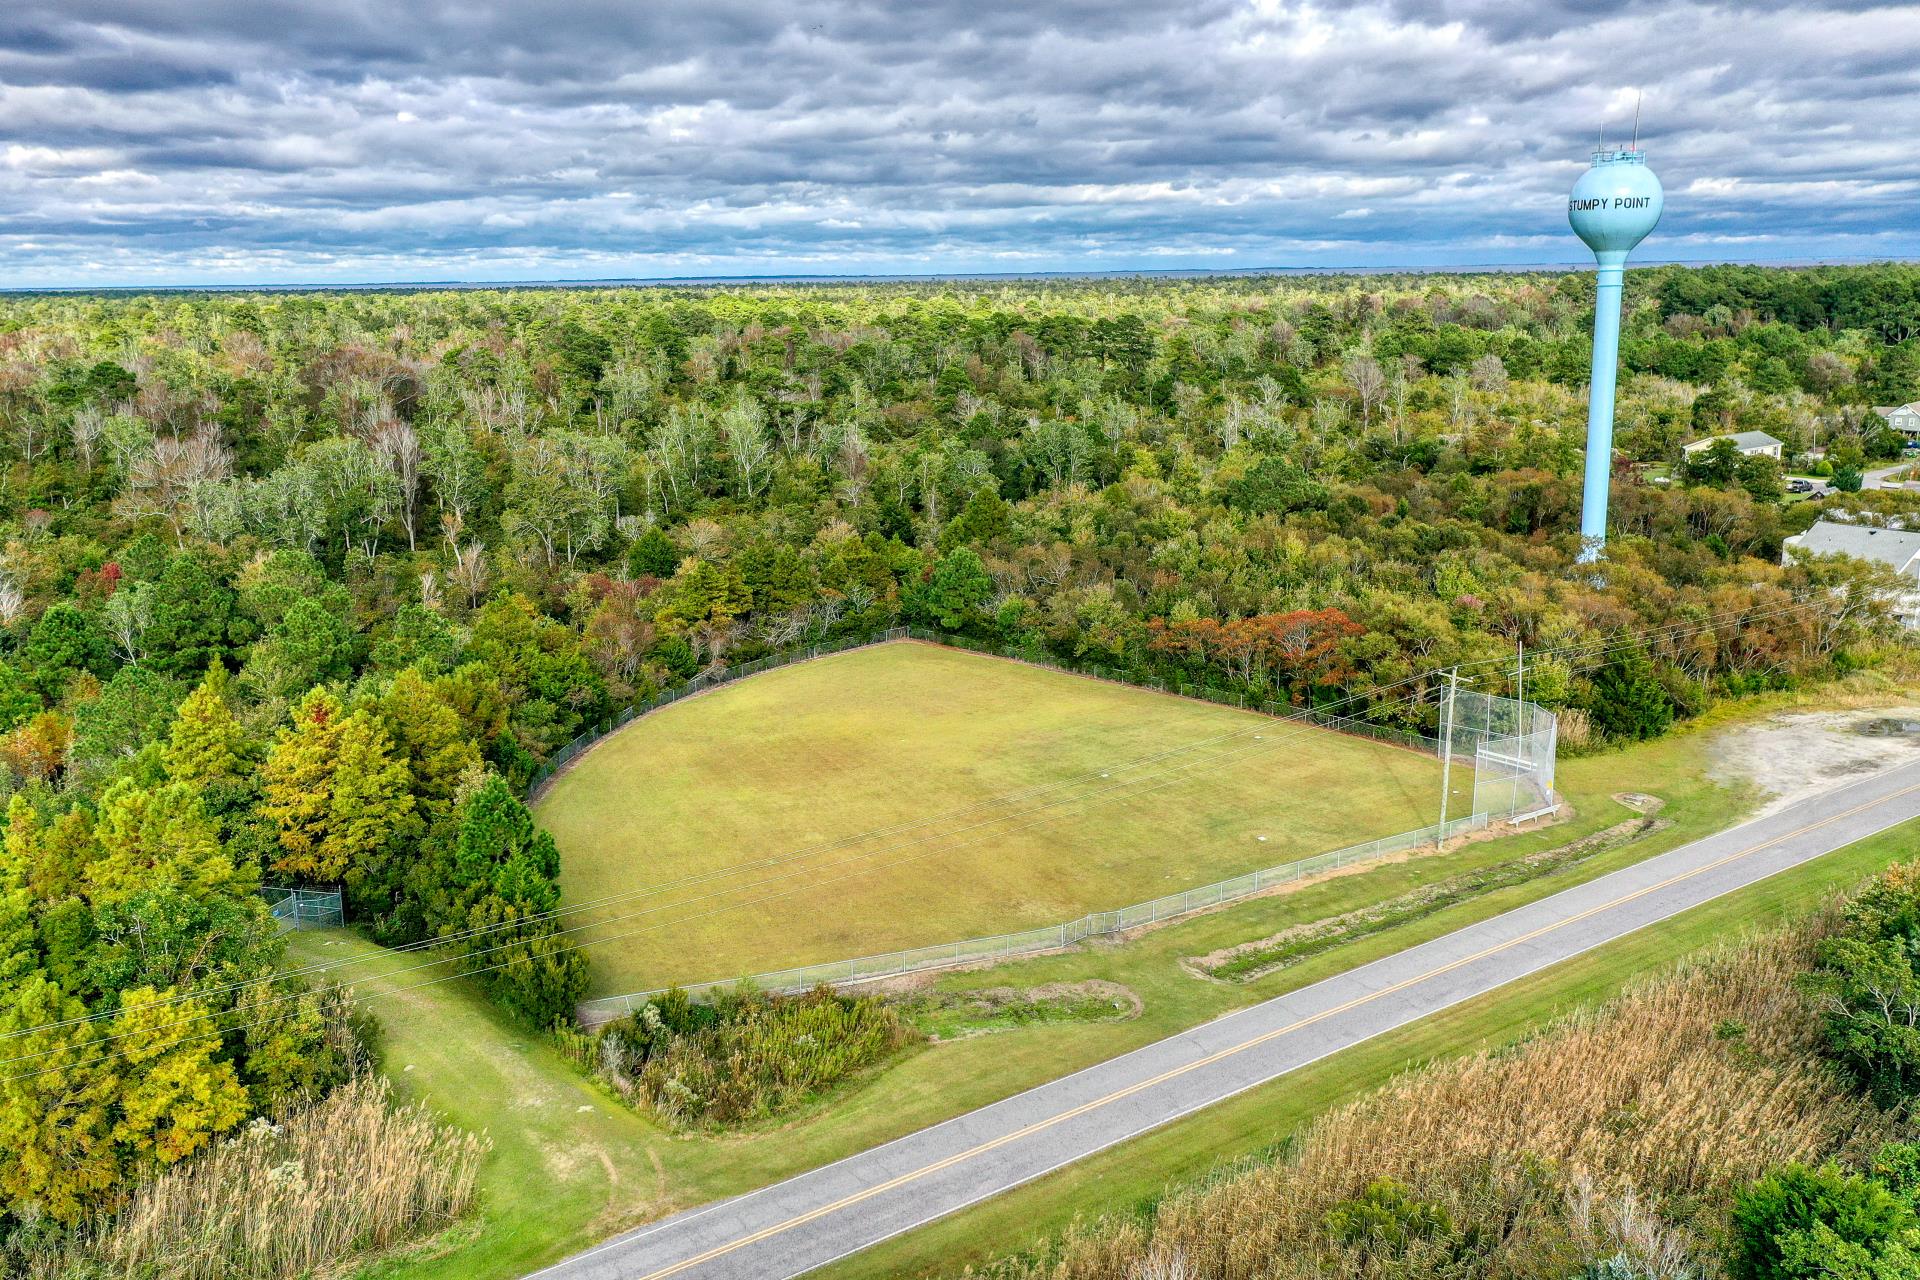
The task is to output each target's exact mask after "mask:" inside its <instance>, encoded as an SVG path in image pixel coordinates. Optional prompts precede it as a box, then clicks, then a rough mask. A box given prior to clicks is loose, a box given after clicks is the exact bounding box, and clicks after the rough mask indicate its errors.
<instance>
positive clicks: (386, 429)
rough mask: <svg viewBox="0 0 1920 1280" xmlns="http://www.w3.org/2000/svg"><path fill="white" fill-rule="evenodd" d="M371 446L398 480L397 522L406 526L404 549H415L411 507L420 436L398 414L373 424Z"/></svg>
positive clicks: (415, 496) (416, 481) (416, 495)
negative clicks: (398, 505) (395, 416)
mask: <svg viewBox="0 0 1920 1280" xmlns="http://www.w3.org/2000/svg"><path fill="white" fill-rule="evenodd" d="M372 443H373V450H374V452H375V453H377V454H379V455H380V456H381V457H382V458H383V459H385V460H386V463H387V465H388V466H390V467H392V468H393V474H394V476H395V478H397V479H398V480H399V481H400V523H401V524H402V525H404V526H405V527H406V530H407V550H409V551H412V550H415V543H414V514H415V512H414V508H415V506H416V505H417V500H418V498H419V496H420V440H419V438H418V437H416V436H415V435H414V434H413V428H412V427H410V426H408V425H407V424H406V423H404V422H402V421H401V420H400V419H398V418H382V419H381V420H380V421H379V422H377V423H375V424H374V428H373V436H372Z"/></svg>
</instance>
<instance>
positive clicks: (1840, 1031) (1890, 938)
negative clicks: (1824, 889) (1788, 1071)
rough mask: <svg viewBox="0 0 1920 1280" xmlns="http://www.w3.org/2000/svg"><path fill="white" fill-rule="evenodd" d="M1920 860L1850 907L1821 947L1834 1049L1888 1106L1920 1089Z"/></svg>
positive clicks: (1821, 986) (1819, 978)
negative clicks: (1918, 960)
mask: <svg viewBox="0 0 1920 1280" xmlns="http://www.w3.org/2000/svg"><path fill="white" fill-rule="evenodd" d="M1917 959H1920V864H1907V865H1904V866H1899V867H1894V868H1891V869H1890V870H1888V871H1887V872H1886V873H1885V874H1884V875H1882V876H1881V877H1879V878H1878V879H1877V880H1875V881H1874V883H1873V885H1872V886H1871V887H1869V888H1868V889H1867V890H1866V891H1865V892H1863V893H1862V894H1860V895H1859V896H1858V897H1857V898H1855V899H1854V900H1853V901H1852V902H1851V903H1849V904H1848V906H1847V909H1846V913H1845V915H1844V916H1843V918H1842V920H1841V923H1840V925H1839V927H1838V928H1837V929H1836V930H1835V931H1834V934H1833V936H1832V937H1830V938H1828V939H1827V940H1826V941H1825V942H1823V943H1822V944H1821V947H1820V952H1819V973H1818V974H1817V975H1816V977H1815V980H1814V983H1813V985H1814V987H1815V989H1816V990H1817V991H1818V992H1819V994H1820V997H1821V1004H1822V1009H1823V1012H1824V1014H1825V1020H1826V1047H1827V1051H1828V1053H1829V1054H1830V1055H1831V1056H1832V1057H1833V1058H1834V1060H1835V1061H1836V1062H1838V1063H1839V1064H1840V1065H1841V1066H1842V1067H1843V1068H1845V1069H1846V1071H1847V1072H1848V1073H1849V1074H1851V1075H1852V1076H1853V1077H1854V1079H1855V1080H1857V1081H1858V1082H1859V1083H1860V1085H1861V1086H1862V1087H1863V1088H1865V1089H1866V1090H1867V1091H1868V1092H1869V1093H1871V1094H1872V1095H1873V1098H1874V1100H1875V1101H1876V1102H1878V1103H1879V1104H1880V1105H1882V1106H1897V1105H1899V1104H1901V1103H1903V1102H1905V1101H1907V1100H1908V1099H1910V1098H1913V1097H1914V1096H1915V1095H1916V1094H1920V967H1917V966H1916V960H1917Z"/></svg>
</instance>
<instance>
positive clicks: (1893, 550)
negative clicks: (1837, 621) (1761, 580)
mask: <svg viewBox="0 0 1920 1280" xmlns="http://www.w3.org/2000/svg"><path fill="white" fill-rule="evenodd" d="M1793 545H1794V546H1796V547H1799V548H1800V549H1801V550H1803V551H1811V552H1813V553H1814V554H1815V555H1823V556H1831V555H1843V556H1857V557H1859V558H1860V559H1862V560H1878V561H1879V562H1880V563H1881V564H1890V565H1892V566H1893V567H1894V568H1896V569H1905V568H1906V567H1907V566H1908V565H1909V564H1911V563H1912V562H1913V558H1914V557H1915V556H1920V533H1914V532H1910V531H1908V530H1906V529H1880V528H1876V527H1874V526H1873V525H1865V524H1839V523H1836V522H1835V521H1832V520H1822V521H1819V522H1818V523H1817V524H1815V525H1814V526H1813V528H1811V529H1809V530H1807V531H1806V532H1805V533H1803V534H1801V535H1800V536H1799V537H1798V538H1795V539H1793Z"/></svg>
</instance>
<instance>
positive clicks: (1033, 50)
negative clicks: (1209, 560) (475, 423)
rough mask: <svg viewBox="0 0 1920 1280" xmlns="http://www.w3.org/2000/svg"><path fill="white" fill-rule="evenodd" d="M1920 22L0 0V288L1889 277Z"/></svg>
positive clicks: (847, 1)
mask: <svg viewBox="0 0 1920 1280" xmlns="http://www.w3.org/2000/svg"><path fill="white" fill-rule="evenodd" d="M1916 89H1920V5H1910V6H1894V7H1876V6H1869V5H1864V4H1851V3H1846V2H1844V0H1826V2H1825V3H1817V2H1814V0H1805V2H1801V3H1794V2H1791V0H1736V2H1733V3H1726V4H1710V5H1709V4H1692V3H1686V2H1684V0H1528V2H1524V3H1523V2H1521V0H1424V2H1423V0H1384V2H1383V3H1377V4H1332V3H1328V4H1320V5H1296V4H1291V3H1283V2H1279V0H1275V2H1271V3H1254V4H1243V3H1229V2H1227V0H1191V2H1186V3H1175V4H1167V3H1162V2H1154V3H1144V2H1143V3H1133V4H1117V3H1115V4H1095V3H1091V2H1088V0H1065V2H1060V0H1049V2H1045V3H1040V2H1036V3H1018V2H1015V3H996V2H995V0H898V2H897V3H882V2H881V0H806V2H805V3H793V0H511V2H509V0H9V3H7V4H6V5H5V6H0V287H4V286H35V285H84V284H145V283H200V282H206V283H248V282H303V281H316V282H317V281H389V280H454V279H461V280H513V279H590V278H614V277H659V276H679V275H701V276H708V275H748V274H822V273H825V274H847V273H894V272H912V273H938V272H957V271H966V272H975V271H1049V270H1051V271H1074V270H1123V269H1165V268H1183V267H1212V268H1254V267H1267V266H1297V265H1348V264H1373V265H1415V264H1443V263H1474V264H1491V263H1510V262H1531V261H1549V262H1565V261H1571V260H1573V259H1574V257H1575V256H1576V251H1577V245H1575V243H1574V242H1573V241H1572V240H1571V239H1570V237H1569V235H1568V233H1567V230H1566V223H1565V213H1564V210H1565V205H1564V197H1565V193H1566V190H1567V188H1568V187H1569V186H1570V185H1571V183H1572V182H1573V179H1574V178H1575V177H1576V176H1577V175H1578V173H1579V171H1580V169H1581V167H1582V166H1583V165H1584V163H1585V157H1586V153H1587V152H1588V151H1589V150H1590V149H1591V148H1592V145H1593V144H1594V142H1595V141H1596V139H1597V138H1598V136H1599V135H1600V133H1601V131H1602V130H1603V129H1604V130H1606V131H1607V135H1608V136H1609V137H1610V138H1618V137H1621V136H1622V135H1624V134H1625V133H1626V132H1627V131H1628V130H1629V129H1630V128H1631V126H1632V117H1633V111H1634V103H1635V100H1636V97H1637V96H1639V95H1641V94H1644V99H1645V114H1644V118H1643V120H1642V124H1641V140H1642V142H1643V144H1644V145H1645V146H1646V148H1647V149H1648V151H1649V153H1650V155H1651V158H1652V162H1653V163H1654V166H1655V168H1656V169H1657V170H1658V171H1659V173H1660V174H1661V176H1662V178H1663V179H1664V181H1665V183H1666V187H1667V193H1668V195H1667V216H1666V221H1665V222H1664V223H1663V225H1662V226H1661V228H1660V230H1659V231H1658V232H1657V233H1656V234H1655V238H1654V239H1652V240H1650V241H1649V242H1648V243H1647V245H1646V246H1645V247H1644V249H1643V251H1642V256H1643V257H1646V258H1673V259H1683V260H1692V259H1722V258H1740V259H1777V258H1795V257H1809V256H1818V257H1853V256H1881V255H1899V256H1910V255H1915V254H1920V212H1916V205H1915V194H1916V185H1917V184H1916V178H1915V170H1914V163H1915V162H1914V157H1915V155H1916V153H1920V111H1916V110H1915V105H1916V102H1920V95H1916Z"/></svg>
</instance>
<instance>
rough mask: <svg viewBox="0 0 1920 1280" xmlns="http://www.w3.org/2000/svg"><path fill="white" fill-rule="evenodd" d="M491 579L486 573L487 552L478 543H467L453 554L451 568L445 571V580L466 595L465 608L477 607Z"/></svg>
mask: <svg viewBox="0 0 1920 1280" xmlns="http://www.w3.org/2000/svg"><path fill="white" fill-rule="evenodd" d="M491 577H492V575H491V574H490V573H488V571H487V550H486V548H485V547H483V546H481V545H480V544H479V543H478V542H469V543H468V544H467V545H466V546H464V547H461V548H460V549H459V550H458V551H456V552H454V553H453V567H452V568H451V569H449V570H447V580H448V581H450V582H452V583H453V585H454V586H456V587H458V588H460V590H462V591H464V592H465V593H466V596H467V608H469V609H475V608H478V607H479V605H480V597H481V596H483V595H485V594H486V593H487V583H488V581H489V580H490V579H491Z"/></svg>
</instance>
